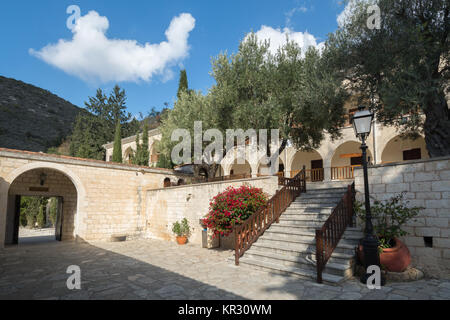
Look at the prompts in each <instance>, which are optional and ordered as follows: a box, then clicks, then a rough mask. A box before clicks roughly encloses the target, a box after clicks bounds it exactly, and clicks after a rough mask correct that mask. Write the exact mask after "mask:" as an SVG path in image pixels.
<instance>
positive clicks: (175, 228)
mask: <svg viewBox="0 0 450 320" xmlns="http://www.w3.org/2000/svg"><path fill="white" fill-rule="evenodd" d="M190 231H191V230H190V228H189V222H188V221H187V219H186V218H184V219H183V220H181V223H180V222H178V221H177V222H175V223H174V224H173V225H172V232H173V233H175V234H176V235H177V242H178V244H186V242H187V238H188V237H189V234H190Z"/></svg>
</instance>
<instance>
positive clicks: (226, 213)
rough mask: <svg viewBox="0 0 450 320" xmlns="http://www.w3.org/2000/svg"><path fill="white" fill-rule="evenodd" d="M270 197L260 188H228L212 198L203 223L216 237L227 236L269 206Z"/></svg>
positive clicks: (244, 186)
mask: <svg viewBox="0 0 450 320" xmlns="http://www.w3.org/2000/svg"><path fill="white" fill-rule="evenodd" d="M267 199H268V195H267V194H266V193H264V192H263V191H262V189H260V188H255V187H251V186H248V185H243V186H241V187H239V188H234V187H228V188H227V189H226V190H225V191H224V192H221V193H219V194H218V195H217V196H215V197H214V198H212V200H211V202H210V203H209V212H208V214H207V216H206V218H205V219H203V223H204V224H205V225H206V226H207V227H208V228H209V229H212V230H213V231H214V237H217V236H219V235H222V236H227V235H229V234H230V233H231V232H233V226H234V225H235V224H242V223H243V222H244V221H245V220H247V219H248V218H249V217H250V216H251V215H252V214H254V213H255V212H256V211H258V210H259V209H260V208H261V207H263V206H265V205H266V204H267Z"/></svg>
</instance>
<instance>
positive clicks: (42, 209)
mask: <svg viewBox="0 0 450 320" xmlns="http://www.w3.org/2000/svg"><path fill="white" fill-rule="evenodd" d="M36 222H37V224H38V226H39V228H43V227H45V224H46V220H45V206H44V205H42V204H41V205H40V207H39V211H38V214H37V216H36Z"/></svg>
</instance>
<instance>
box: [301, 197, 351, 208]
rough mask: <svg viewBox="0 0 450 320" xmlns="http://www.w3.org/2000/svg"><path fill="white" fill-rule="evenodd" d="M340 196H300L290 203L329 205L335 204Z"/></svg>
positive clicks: (339, 199)
mask: <svg viewBox="0 0 450 320" xmlns="http://www.w3.org/2000/svg"><path fill="white" fill-rule="evenodd" d="M341 199H342V197H327V198H302V197H301V196H300V197H298V198H297V199H295V200H294V202H293V203H292V204H312V203H320V204H322V203H325V204H329V205H331V206H336V204H338V203H339V201H341Z"/></svg>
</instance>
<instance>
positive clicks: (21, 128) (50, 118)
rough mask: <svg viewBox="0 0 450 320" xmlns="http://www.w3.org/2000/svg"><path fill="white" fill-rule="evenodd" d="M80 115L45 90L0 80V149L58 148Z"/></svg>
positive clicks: (32, 149) (5, 79) (36, 149)
mask: <svg viewBox="0 0 450 320" xmlns="http://www.w3.org/2000/svg"><path fill="white" fill-rule="evenodd" d="M80 111H82V112H85V111H84V109H81V108H79V107H77V106H75V105H73V104H71V103H70V102H68V101H66V100H64V99H62V98H60V97H58V96H56V95H54V94H52V93H51V92H49V91H47V90H44V89H41V88H38V87H35V86H33V85H30V84H27V83H24V82H22V81H17V80H15V79H11V78H5V77H2V76H0V147H3V148H10V149H20V150H29V151H43V152H45V151H46V150H47V149H48V148H49V147H55V146H59V145H60V144H61V142H62V140H63V139H64V138H66V137H67V136H68V135H70V133H71V130H72V127H73V124H74V122H75V117H76V116H77V114H78V113H79V112H80Z"/></svg>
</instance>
